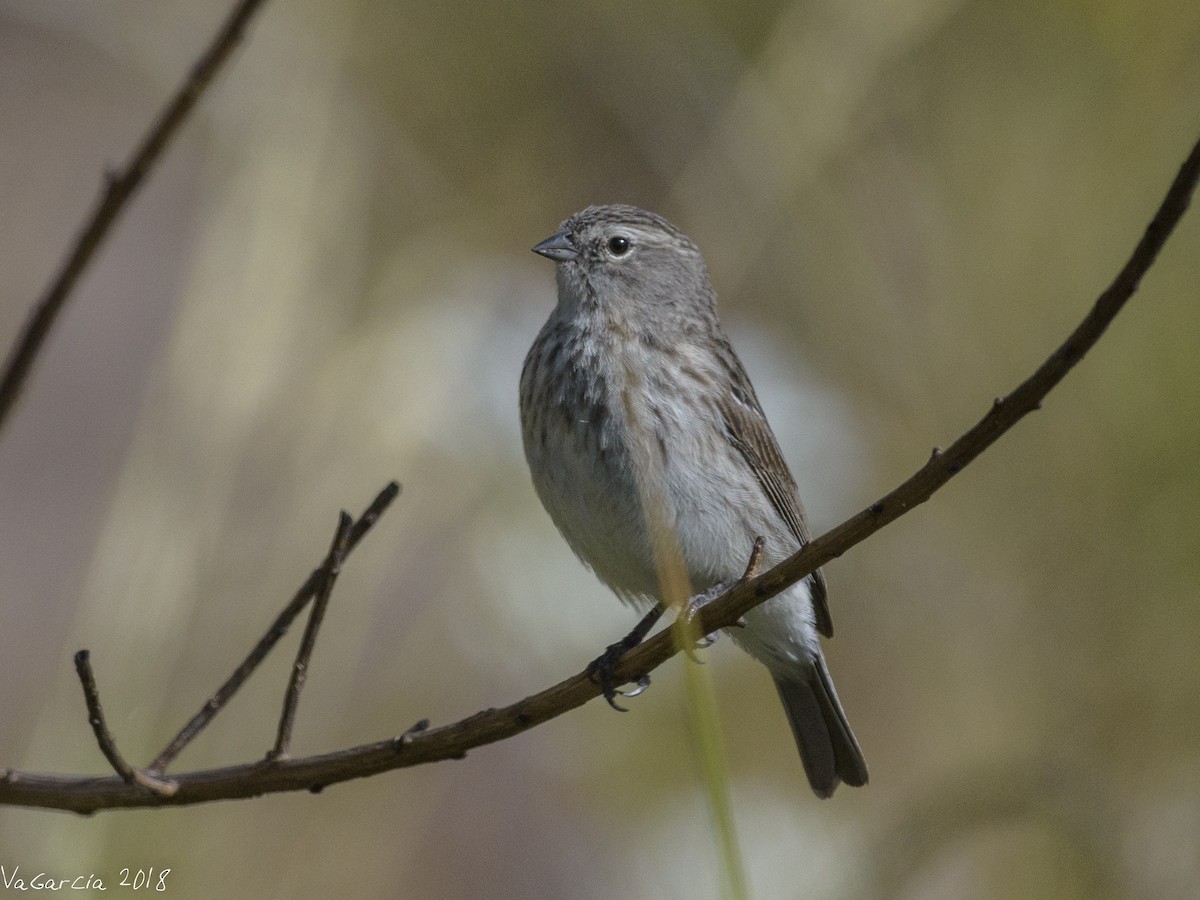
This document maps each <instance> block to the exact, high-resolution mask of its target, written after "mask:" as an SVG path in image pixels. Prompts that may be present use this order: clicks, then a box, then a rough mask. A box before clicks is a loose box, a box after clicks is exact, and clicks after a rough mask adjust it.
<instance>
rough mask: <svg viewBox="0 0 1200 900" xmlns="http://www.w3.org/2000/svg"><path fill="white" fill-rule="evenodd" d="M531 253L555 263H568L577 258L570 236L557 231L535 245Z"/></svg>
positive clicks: (576, 251) (577, 253) (577, 252)
mask: <svg viewBox="0 0 1200 900" xmlns="http://www.w3.org/2000/svg"><path fill="white" fill-rule="evenodd" d="M533 252H534V253H539V254H541V255H542V256H544V257H546V258H547V259H552V260H554V261H555V262H568V261H569V260H572V259H578V258H579V251H578V250H576V249H575V245H574V244H573V243H572V242H571V236H570V235H569V234H568V233H567V232H565V231H557V232H555V233H554V234H552V235H550V237H548V238H546V239H545V240H544V241H542V242H541V243H540V244H535V245H534V247H533Z"/></svg>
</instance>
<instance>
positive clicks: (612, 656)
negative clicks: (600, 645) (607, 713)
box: [587, 639, 650, 712]
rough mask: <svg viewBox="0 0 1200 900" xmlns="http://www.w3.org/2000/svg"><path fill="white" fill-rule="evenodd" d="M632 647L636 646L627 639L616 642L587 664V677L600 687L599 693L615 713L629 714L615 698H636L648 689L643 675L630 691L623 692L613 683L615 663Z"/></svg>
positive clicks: (648, 681) (645, 677)
mask: <svg viewBox="0 0 1200 900" xmlns="http://www.w3.org/2000/svg"><path fill="white" fill-rule="evenodd" d="M634 646H636V644H631V643H630V642H629V640H628V639H624V640H620V641H617V642H616V643H615V644H609V645H608V649H607V650H605V651H604V652H603V653H601V654H600V655H599V656H598V657H596V659H594V660H592V661H591V662H590V663H588V667H587V675H588V677H589V678H590V679H592V682H593V683H594V684H597V685H599V686H600V693H601V694H603V695H604V700H605V702H606V703H608V705H609V706H611V707H612V708H613V709H615V710H616V711H617V712H629V710H627V709H626V708H625V707H624V706H622V705H621V704H619V703H618V702H617V697H637V696H638V695H640V694H642V693H644V692H645V690H646V688H648V687H650V676H649V675H644V674H643V675H639V676H638V678H637V686H636V687H634V688H633V689H631V690H627V691H623V690H621V689H620V688H619V687H617V684H618V682H616V681H615V676H614V670H615V669H616V667H617V663H619V662H620V661H621V657H622V656H624V655H625V654H626V653H628V652H629V650H630V649H631V648H632V647H634ZM620 683H623V682H620Z"/></svg>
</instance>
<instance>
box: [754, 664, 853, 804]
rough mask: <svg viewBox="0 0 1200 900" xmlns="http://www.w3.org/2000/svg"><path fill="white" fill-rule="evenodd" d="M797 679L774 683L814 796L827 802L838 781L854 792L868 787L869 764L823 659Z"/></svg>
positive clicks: (776, 680)
mask: <svg viewBox="0 0 1200 900" xmlns="http://www.w3.org/2000/svg"><path fill="white" fill-rule="evenodd" d="M796 674H797V676H798V677H797V678H795V679H794V680H793V679H788V680H785V679H782V678H778V677H777V678H776V679H775V687H776V688H777V689H778V691H779V699H780V700H782V701H783V708H784V710H785V711H786V712H787V717H788V722H789V723H790V724H791V726H792V733H793V734H794V735H795V736H796V746H797V747H799V748H800V760H801V762H803V763H804V772H805V774H806V775H808V783H809V784H810V785H812V789H813V792H814V793H815V794H816V795H817V796H818V797H821V798H822V799H824V798H826V797H830V796H832V795H833V791H834V788H836V787H837V786H838V783H839V782H842V781H844V782H846V784H848V785H850V786H851V787H860V786H862V785H864V784H866V783H867V763H866V760H864V759H863V755H862V751H861V750H859V749H858V741H856V740H855V739H854V732H853V731H851V730H850V723H849V722H847V721H846V713H845V712H843V711H842V704H841V703H839V702H838V696H837V692H836V691H835V690H834V689H833V680H832V679H831V678H830V677H829V670H828V669H827V668H826V667H825V660H824V659H822V658H821V657H820V656H818V657H817V659H816V660H815V661H814V663H813V665H812V666H805V667H804V670H803V672H797V673H796Z"/></svg>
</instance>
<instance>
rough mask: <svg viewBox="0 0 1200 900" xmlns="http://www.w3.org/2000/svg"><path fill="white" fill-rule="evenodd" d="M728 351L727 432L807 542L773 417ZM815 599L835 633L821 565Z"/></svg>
mask: <svg viewBox="0 0 1200 900" xmlns="http://www.w3.org/2000/svg"><path fill="white" fill-rule="evenodd" d="M727 351H728V352H727V354H722V355H723V356H724V357H725V359H724V361H725V364H726V366H727V367H728V370H729V376H730V387H731V390H730V391H729V392H728V393H727V394H725V398H724V399H721V400H719V401H718V408H719V411H720V413H721V417H722V418H723V419H724V421H725V434H726V436H727V437H728V438H729V442H730V443H731V444H733V446H734V447H736V448H737V450H738V452H739V453H741V454H742V458H743V459H745V460H746V464H747V465H749V466H750V470H751V471H752V472H753V473H754V477H755V478H756V479H758V483H759V485H760V486H761V487H762V489H763V493H765V494H766V495H767V499H768V500H770V501H771V506H772V507H774V509H775V512H777V513H778V514H779V517H780V518H781V519H783V521H784V522H785V523H786V524H787V527H788V530H789V531H790V532H791V533H792V535H793V536H794V537H795V538H796V540H797V541H799V542H800V546H802V547H803V546H804V545H805V544H807V543H808V542H809V540H810V537H809V532H808V523H807V522H806V521H805V518H804V510H803V508H802V507H801V506H800V497H799V494H798V492H797V490H796V480H795V479H794V478H792V473H791V472H790V471H788V467H787V463H786V462H785V461H784V458H783V454H782V453H781V452H780V450H779V444H778V442H777V441H776V440H775V435H774V434H773V433H772V432H771V426H770V425H769V424H768V423H767V417H766V415H765V414H764V413H763V411H762V407H761V406H760V405H759V402H758V397H757V396H756V395H755V393H754V386H753V385H752V384H751V383H750V378H749V377H748V376H747V375H746V370H745V369H743V368H742V363H741V361H740V360H739V359H738V358H737V356H736V355H735V354H734V353H733V349H732V348H731V347H727ZM811 577H812V582H811V584H812V589H811V593H812V602H813V613H814V615H815V618H816V624H817V630H818V631H819V632H821V634H823V635H825V637H832V636H833V618H832V617H831V616H830V615H829V601H828V598H827V596H826V587H825V576H824V574H823V573H822V572H821V570H820V569H817V570H816V571H815V572H813V573H812V576H811Z"/></svg>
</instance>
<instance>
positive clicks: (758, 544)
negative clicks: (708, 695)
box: [680, 537, 766, 663]
mask: <svg viewBox="0 0 1200 900" xmlns="http://www.w3.org/2000/svg"><path fill="white" fill-rule="evenodd" d="M765 545H766V542H765V541H764V540H763V538H762V537H757V538H755V539H754V546H753V547H752V548H751V550H750V559H749V561H748V562H747V563H746V571H745V572H744V573H743V574H742V577H741V578H739V579H738V580H737V581H722V582H720V583H719V584H714V585H713V586H712V587H710V588H709V589H708V590H706V591H703V592H701V593H699V594H696V595H695V596H694V597H689V598H688V600H687V602H686V603H684V605H683V609H682V610H681V611H680V615H681V616H682V617H683V619H684V621H685V622H687V623H688V624H689V625H690V624H691V622H692V620H693V619H695V617H696V615H697V614H698V613H699V612H700V609H701V608H702V607H703V606H704V604H706V603H708V602H710V601H712V600H715V599H717V597H720V596H721V595H722V594H724V593H725V592H726V591H728V590H731V589H732V588H734V587H736V586H737V585H739V584H741V583H742V582H744V581H749V580H750V579H752V578H757V577H758V573H759V569H760V568H761V567H762V558H763V548H764V546H765ZM734 624H735V625H737V627H739V628H742V627H744V626H745V624H746V620H745V619H744V618H741V619H738V620H737V622H736V623H734ZM716 639H717V633H716V632H715V631H714V632H713V633H712V634H709V635H705V636H704V637H702V638H700V640H698V641H697V642H696V646H697V648H699V649H700V650H706V649H708V648H709V647H711V646H712V645H713V642H714V641H715V640H716ZM683 652H684V653H686V654H687V655H688V658H689V659H691V661H692V662H697V663H698V662H700V660H699V659H698V658H697V657H696V654H695V651H694V650H692V648H691V647H686V646H685V647H684V648H683Z"/></svg>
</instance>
